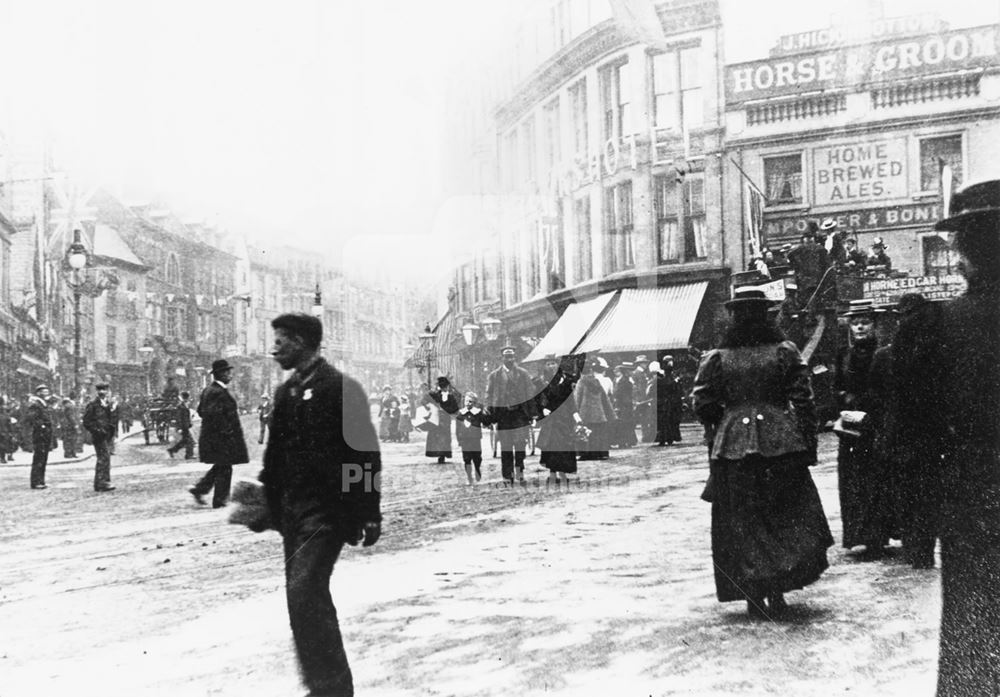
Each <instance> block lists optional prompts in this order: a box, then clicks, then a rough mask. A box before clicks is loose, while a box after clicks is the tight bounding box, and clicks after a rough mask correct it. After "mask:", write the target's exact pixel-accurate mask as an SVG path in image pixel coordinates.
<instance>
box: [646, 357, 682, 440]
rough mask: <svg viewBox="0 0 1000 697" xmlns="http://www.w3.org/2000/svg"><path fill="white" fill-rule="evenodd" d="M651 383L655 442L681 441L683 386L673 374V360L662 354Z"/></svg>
mask: <svg viewBox="0 0 1000 697" xmlns="http://www.w3.org/2000/svg"><path fill="white" fill-rule="evenodd" d="M659 366H660V370H659V373H658V375H657V376H656V381H655V383H654V384H653V389H654V390H655V395H654V397H653V402H654V404H655V405H656V438H655V440H656V444H657V445H660V446H663V445H673V444H674V443H679V442H680V441H681V416H682V414H683V413H684V388H683V387H681V383H680V380H678V379H677V376H676V375H674V361H673V358H672V357H671V356H664V357H663V360H662V361H661V362H660V364H659Z"/></svg>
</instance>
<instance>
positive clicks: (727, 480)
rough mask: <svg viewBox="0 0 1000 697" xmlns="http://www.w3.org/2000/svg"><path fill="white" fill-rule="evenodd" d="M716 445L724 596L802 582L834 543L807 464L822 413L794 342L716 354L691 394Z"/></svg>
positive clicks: (705, 362)
mask: <svg viewBox="0 0 1000 697" xmlns="http://www.w3.org/2000/svg"><path fill="white" fill-rule="evenodd" d="M692 396H693V400H694V408H695V412H696V413H697V414H698V417H699V419H701V421H702V423H703V424H704V425H705V426H706V428H707V432H708V433H709V434H714V436H713V437H712V442H711V481H712V485H711V496H710V498H711V499H712V559H713V561H714V562H715V564H714V567H715V589H716V595H717V597H718V599H719V600H720V601H722V602H726V601H731V600H747V599H750V598H762V597H764V596H765V595H767V594H769V593H775V592H780V593H783V592H785V591H789V590H794V589H797V588H802V587H804V586H806V585H808V584H810V583H812V582H813V581H815V580H816V579H818V578H819V576H820V574H822V573H823V571H824V570H825V569H826V567H827V559H826V550H827V548H828V547H830V546H831V545H832V544H833V537H832V536H831V535H830V528H829V526H828V525H827V522H826V516H825V515H824V513H823V506H822V503H821V502H820V499H819V493H818V492H817V491H816V486H815V484H813V480H812V476H811V475H810V473H809V466H810V465H811V464H813V463H815V458H816V451H815V448H816V411H815V406H814V404H813V399H812V391H811V389H810V386H809V370H808V368H807V366H806V365H805V364H804V363H803V362H802V359H801V356H800V355H799V351H798V349H797V348H796V347H795V344H793V343H792V342H790V341H784V342H781V343H767V344H761V345H754V346H737V347H733V348H722V349H717V350H713V351H710V352H708V353H706V354H705V356H704V357H703V358H702V362H701V365H700V366H699V368H698V374H697V376H696V378H695V386H694V391H693V395H692Z"/></svg>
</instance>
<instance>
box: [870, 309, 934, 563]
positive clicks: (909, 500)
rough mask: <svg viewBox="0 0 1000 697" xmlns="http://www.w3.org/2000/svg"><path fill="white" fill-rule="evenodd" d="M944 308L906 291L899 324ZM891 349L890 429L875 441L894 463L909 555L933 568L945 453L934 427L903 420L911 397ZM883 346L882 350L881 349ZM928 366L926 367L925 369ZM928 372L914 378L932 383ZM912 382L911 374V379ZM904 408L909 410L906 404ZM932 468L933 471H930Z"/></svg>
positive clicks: (923, 351)
mask: <svg viewBox="0 0 1000 697" xmlns="http://www.w3.org/2000/svg"><path fill="white" fill-rule="evenodd" d="M939 309H940V307H939V306H937V305H935V306H932V305H931V304H930V301H929V300H927V299H926V298H925V297H924V296H923V295H922V294H921V293H906V294H904V295H903V296H902V297H900V299H899V302H898V304H897V306H896V311H897V312H898V313H899V315H900V320H899V321H900V325H903V324H905V323H917V324H918V325H919V324H921V323H923V322H925V321H929V320H930V317H931V316H932V315H934V314H936V313H937V312H938V311H939ZM922 340H923V341H924V342H928V341H931V342H933V343H935V344H936V343H937V337H928V336H924V337H923V338H922ZM885 348H886V349H888V351H889V352H890V356H889V362H890V364H891V366H892V384H891V386H890V395H889V400H888V401H889V407H888V409H887V412H888V413H887V420H886V433H885V434H884V438H883V439H882V440H881V442H880V441H876V444H877V445H879V446H880V448H879V449H880V451H881V453H882V454H884V456H885V457H886V459H887V460H888V461H889V462H890V463H891V467H892V469H893V482H894V485H895V486H896V487H897V488H898V496H899V515H900V520H901V522H902V527H903V552H904V554H905V555H906V560H907V561H908V562H909V563H910V565H911V566H912V567H913V568H915V569H932V568H934V566H935V561H934V547H935V546H936V544H937V537H938V527H939V516H940V514H939V509H940V499H939V496H940V488H939V487H938V486H937V484H936V483H935V478H936V477H937V476H938V472H937V470H938V469H939V468H940V467H941V454H940V448H939V443H938V442H937V437H936V434H935V433H934V431H933V430H925V429H921V428H918V429H914V428H912V423H911V424H906V425H903V426H901V425H900V408H901V405H900V400H904V401H908V397H907V396H906V395H902V394H900V390H899V384H898V381H899V378H898V376H897V372H898V371H897V368H896V363H897V360H898V359H897V356H896V340H893V343H892V344H890V345H889V346H887V347H885ZM913 348H914V353H915V354H916V355H920V356H923V355H927V353H928V351H931V350H932V349H931V348H929V347H928V346H916V347H913ZM881 351H882V349H881V348H880V349H879V352H881ZM926 368H927V366H923V367H922V368H921V371H922V370H925V369H926ZM932 377H933V376H930V375H926V374H925V375H921V376H920V377H919V378H918V379H917V380H915V381H916V382H918V383H919V384H920V385H926V384H928V383H930V382H932ZM909 379H910V380H911V381H913V378H912V377H910V378H909ZM902 407H903V408H904V409H905V408H906V404H903V405H902ZM931 473H933V474H932V475H931Z"/></svg>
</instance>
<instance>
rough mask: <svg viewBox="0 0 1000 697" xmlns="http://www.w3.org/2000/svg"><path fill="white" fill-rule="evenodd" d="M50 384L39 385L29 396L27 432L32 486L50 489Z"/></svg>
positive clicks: (33, 487)
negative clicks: (47, 475) (48, 466)
mask: <svg viewBox="0 0 1000 697" xmlns="http://www.w3.org/2000/svg"><path fill="white" fill-rule="evenodd" d="M50 394H52V393H51V392H49V386H48V385H39V386H38V387H36V388H35V394H33V395H31V396H30V397H28V404H27V418H26V419H25V421H26V422H27V429H26V430H27V434H28V436H29V437H30V438H31V448H32V456H31V488H32V489H48V488H49V487H48V485H46V483H45V467H46V465H48V464H49V450H51V449H52V410H51V409H50V408H49V395H50Z"/></svg>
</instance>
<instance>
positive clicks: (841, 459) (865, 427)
mask: <svg viewBox="0 0 1000 697" xmlns="http://www.w3.org/2000/svg"><path fill="white" fill-rule="evenodd" d="M842 316H843V317H846V318H847V320H848V322H849V328H850V337H851V347H850V348H849V349H848V350H847V351H846V352H845V353H843V354H841V355H840V356H838V357H837V364H836V371H835V373H834V381H833V384H834V390H835V391H836V395H837V399H838V402H839V407H840V409H841V410H843V411H846V412H851V413H853V414H859V413H860V414H863V417H862V419H861V421H860V422H859V423H856V424H853V425H852V428H851V429H849V432H845V433H839V434H838V435H839V436H840V445H839V448H838V450H837V486H838V491H839V494H840V516H841V520H842V521H843V524H844V537H843V546H844V548H845V549H849V550H850V549H852V548H854V547H858V546H864V548H865V549H864V551H861V552H858V553H856V554H854V558H855V559H858V560H872V559H879V558H881V557H882V556H883V555H884V553H885V547H886V546H887V545H888V544H889V538H890V536H898V535H900V533H899V532H898V526H897V525H896V522H895V506H894V502H893V493H892V486H893V481H892V479H891V468H890V467H889V466H888V463H887V461H886V460H885V459H883V458H882V457H879V456H878V454H877V453H876V452H875V439H876V436H877V435H878V434H879V433H880V432H881V431H882V427H883V419H884V416H885V408H886V400H887V399H888V395H886V394H885V393H884V392H885V391H884V389H880V388H881V387H883V386H884V385H885V383H886V380H887V378H888V376H887V374H886V373H887V371H888V370H889V366H888V365H887V364H886V359H887V358H888V354H887V353H885V352H883V353H882V354H881V357H880V360H879V361H878V362H876V361H875V356H876V351H877V349H878V348H879V342H878V336H877V334H876V330H875V326H876V319H875V318H876V312H875V309H874V307H873V306H872V304H871V301H854V303H853V306H852V307H851V309H849V310H848V311H847V312H845V313H844V314H843V315H842ZM845 416H846V415H845ZM855 434H857V435H855Z"/></svg>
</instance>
